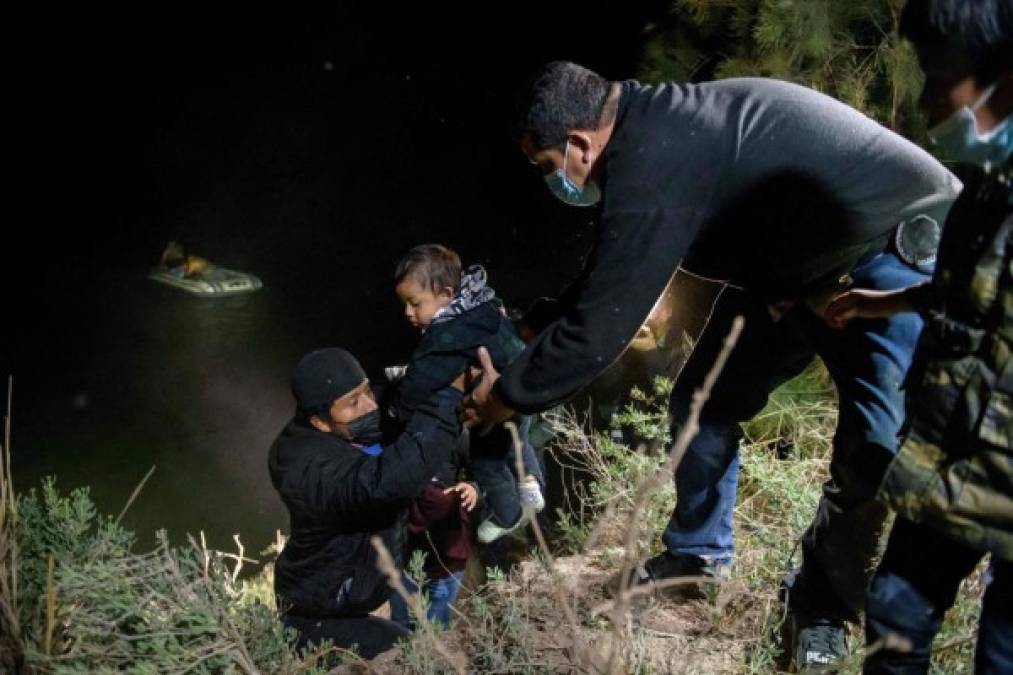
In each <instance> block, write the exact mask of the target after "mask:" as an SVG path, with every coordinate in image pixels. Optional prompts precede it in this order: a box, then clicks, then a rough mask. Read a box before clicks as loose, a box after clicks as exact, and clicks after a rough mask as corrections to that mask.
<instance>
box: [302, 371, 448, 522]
mask: <svg viewBox="0 0 1013 675" xmlns="http://www.w3.org/2000/svg"><path fill="white" fill-rule="evenodd" d="M460 401H461V395H460V394H459V393H458V392H457V391H456V390H454V389H447V390H444V391H441V392H440V393H439V394H438V395H436V396H434V397H432V398H431V399H430V400H428V401H426V402H424V403H422V404H421V405H419V407H418V408H417V409H416V411H415V414H414V415H413V416H412V419H411V421H410V422H409V423H408V426H407V428H406V429H405V430H404V432H403V433H402V434H401V435H400V436H398V438H397V439H396V440H395V441H394V442H393V443H391V444H390V445H385V446H384V447H383V452H381V453H380V454H379V455H377V456H375V457H374V456H371V455H367V454H365V453H362V454H361V455H360V456H356V457H355V458H354V459H353V460H352V461H351V463H349V462H348V460H347V458H344V457H339V456H335V457H333V458H326V459H322V460H320V461H317V462H314V463H311V464H310V465H308V466H307V467H306V470H305V473H304V475H303V490H302V491H301V492H302V494H303V495H304V496H305V498H306V499H307V500H308V501H309V502H310V504H309V505H310V506H311V508H313V510H314V511H317V512H318V513H322V514H329V515H334V516H338V515H344V516H346V517H347V515H348V514H349V513H354V512H356V511H360V510H363V509H368V508H369V506H370V505H371V504H386V503H390V502H396V501H400V500H406V499H412V498H414V497H415V496H416V495H418V494H419V492H420V491H421V490H422V488H423V487H424V486H425V485H426V484H428V483H429V481H430V480H431V479H432V477H433V476H434V475H436V473H437V472H438V471H439V470H440V468H441V467H442V466H443V465H444V464H446V463H447V462H448V461H449V460H450V457H451V453H452V452H453V451H454V448H455V447H456V445H457V438H458V436H459V435H460V425H459V423H458V409H459V405H460Z"/></svg>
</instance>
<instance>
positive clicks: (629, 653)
mask: <svg viewBox="0 0 1013 675" xmlns="http://www.w3.org/2000/svg"><path fill="white" fill-rule="evenodd" d="M670 387H671V383H669V382H666V381H659V382H657V383H656V386H655V388H654V390H653V391H650V392H641V393H639V394H638V395H637V396H636V397H635V402H634V405H633V406H632V407H631V408H629V409H627V410H626V411H624V412H623V413H622V414H620V415H619V416H618V417H617V421H618V423H621V424H625V425H627V427H628V428H629V430H632V431H633V432H634V433H633V434H632V436H635V437H639V438H642V439H645V442H644V443H642V444H641V445H640V446H639V447H628V446H627V445H624V444H622V443H618V442H616V440H615V439H614V437H613V436H612V435H610V434H596V433H592V432H590V431H589V430H588V429H587V428H586V427H585V425H584V423H583V421H582V419H581V418H580V417H579V416H577V415H576V414H575V413H573V412H572V411H567V410H557V411H555V412H553V413H552V414H551V415H549V420H550V422H551V423H552V424H553V426H554V427H555V429H556V432H557V436H556V441H555V443H554V445H553V448H552V453H553V455H554V457H555V458H556V460H557V461H558V462H559V463H560V465H561V466H562V467H563V468H564V472H565V473H567V475H568V476H569V478H570V480H568V481H567V484H568V485H569V486H570V492H569V495H568V499H569V501H568V504H567V508H565V509H564V510H563V511H561V512H560V513H559V514H558V520H557V523H556V527H555V532H554V534H555V536H554V540H553V541H552V542H551V547H552V550H548V548H547V547H546V548H539V547H535V548H533V549H532V551H531V555H530V557H529V559H528V560H527V561H525V562H523V563H522V564H520V565H518V566H517V567H515V568H514V569H513V570H512V571H510V572H509V573H504V572H501V571H498V570H489V572H488V574H487V575H486V578H485V580H484V581H482V582H481V583H478V584H477V585H475V586H474V587H472V588H469V589H466V591H465V592H464V593H463V594H462V598H461V599H460V601H459V603H458V606H457V615H456V619H455V622H454V624H453V625H452V626H451V628H450V629H448V630H446V631H440V630H437V629H435V627H434V629H433V632H426V633H420V634H418V635H416V636H415V637H413V638H412V639H411V640H409V641H408V642H406V643H405V644H404V645H403V646H402V648H401V649H399V650H397V651H396V652H394V653H391V654H388V655H385V656H383V657H381V658H380V659H377V660H375V661H373V662H372V663H368V664H367V663H365V662H362V661H361V660H359V659H357V658H356V657H355V656H354V655H351V654H348V653H346V652H343V651H341V650H334V649H329V648H328V647H327V646H326V645H325V646H324V647H323V648H322V649H319V650H316V651H312V652H302V653H298V652H296V651H294V649H293V644H294V642H293V638H294V636H293V635H291V634H290V633H286V632H285V631H284V630H283V629H282V628H281V624H280V622H279V621H278V616H277V614H276V612H275V609H274V604H273V592H272V588H271V577H270V564H268V565H266V566H265V573H264V574H261V575H258V576H256V577H254V579H253V580H251V581H247V582H240V581H237V578H238V567H239V566H241V565H243V564H253V563H252V562H251V561H249V559H248V558H246V557H245V556H244V555H243V551H242V549H241V548H240V549H239V550H238V551H237V552H235V553H221V552H215V551H211V550H208V549H207V547H206V546H205V545H204V544H203V542H202V540H201V538H200V537H195V538H192V539H191V540H190V543H189V545H188V546H184V547H180V548H174V547H171V546H169V545H168V543H167V542H166V540H165V538H164V536H162V537H160V539H159V540H158V543H157V546H156V547H155V549H154V550H152V551H148V552H146V553H138V552H136V551H135V550H134V549H135V543H134V538H133V535H132V534H131V533H130V532H128V531H126V530H124V529H123V528H122V527H120V525H119V524H118V522H117V521H116V519H113V518H110V517H108V516H103V515H99V514H97V513H96V512H95V508H94V505H93V503H92V502H91V499H90V498H89V496H88V493H87V491H85V490H75V491H72V492H70V493H69V494H62V493H60V491H59V490H58V489H57V487H56V484H55V482H53V481H48V482H46V483H44V484H43V485H42V486H41V488H40V489H38V490H32V491H29V492H28V493H27V494H23V495H15V494H14V493H13V488H12V483H11V480H10V460H9V457H10V444H9V435H7V436H5V440H4V446H3V449H2V450H3V452H0V458H2V459H3V467H2V469H3V470H2V472H0V500H2V502H3V509H2V513H0V590H2V591H3V593H2V595H0V621H2V622H3V624H2V626H0V627H2V628H3V631H2V633H0V640H3V642H2V643H0V670H4V671H5V672H8V671H9V672H21V671H24V672H28V671H32V672H42V673H50V672H52V673H64V672H66V673H70V672H119V671H123V670H129V671H133V672H198V673H217V672H244V673H253V672H262V673H324V672H377V673H402V672H406V673H442V672H447V670H448V663H451V662H452V663H454V666H453V667H454V668H457V669H461V668H463V669H464V670H466V671H467V672H470V673H472V672H473V673H551V672H585V673H610V672H630V673H644V674H646V673H680V672H682V673H774V672H779V669H780V668H782V667H783V663H784V659H783V655H782V654H781V653H780V652H781V645H780V643H779V634H778V630H777V628H778V625H779V623H780V621H781V619H782V610H781V608H780V606H779V603H778V601H777V592H778V586H779V584H780V582H781V578H782V576H783V575H784V573H785V572H786V571H787V570H788V569H790V567H791V566H792V564H793V562H797V561H793V555H792V554H793V552H794V550H795V543H796V541H797V540H798V537H799V536H800V535H801V533H802V532H803V531H804V529H805V527H806V526H807V525H808V523H809V520H810V519H811V517H812V515H813V513H814V511H815V508H816V504H817V501H818V500H819V496H820V487H821V484H822V482H823V481H824V480H825V477H826V472H827V463H828V459H829V453H830V447H831V439H832V435H833V429H834V426H835V424H836V405H835V401H834V395H833V387H832V385H831V383H830V380H829V377H828V376H827V374H826V371H825V369H823V368H822V367H821V366H820V365H819V364H816V365H814V366H813V367H812V368H811V369H809V370H807V371H806V372H805V373H804V374H803V375H801V376H800V377H799V378H797V379H796V380H794V381H792V382H790V383H788V384H787V385H785V387H783V388H782V389H780V390H779V391H777V392H775V393H774V395H772V397H771V399H770V401H769V403H768V405H767V407H766V408H765V409H764V410H763V411H762V412H761V413H760V414H759V415H758V416H757V417H756V418H755V419H753V420H752V421H750V422H749V423H748V424H746V425H745V427H744V429H745V432H746V438H745V440H744V442H743V444H742V447H741V452H740V460H741V475H740V481H739V500H738V506H737V508H736V511H735V526H736V535H737V558H736V564H735V567H734V573H733V578H732V580H731V581H729V582H726V583H724V584H721V585H720V586H714V587H713V588H712V590H711V592H709V593H708V597H707V598H706V599H704V600H698V601H691V602H677V601H676V600H675V599H673V598H670V597H669V596H667V595H666V594H664V593H661V594H657V595H655V596H650V597H649V596H635V594H630V595H629V596H628V597H626V598H625V600H624V601H623V604H621V605H620V604H618V603H617V602H616V600H615V598H613V597H611V596H610V595H608V594H607V593H606V585H607V582H608V581H609V580H610V579H611V578H612V577H614V576H615V575H616V574H617V572H619V571H621V570H622V569H623V568H628V567H629V564H630V561H631V559H633V560H636V561H639V560H643V559H644V558H645V557H647V556H648V555H651V554H652V553H654V552H656V551H658V550H660V548H661V545H660V541H659V538H658V534H659V533H660V532H661V530H662V529H663V527H664V525H665V523H666V522H667V519H668V517H669V514H670V512H671V509H672V506H673V504H674V499H675V493H674V489H673V487H672V485H671V480H670V476H665V477H664V480H662V481H660V482H657V484H656V488H657V489H652V490H646V491H645V490H644V486H645V485H646V484H648V483H650V482H651V481H653V480H655V479H656V478H657V476H658V475H659V473H658V472H659V468H661V467H663V466H664V464H665V462H666V461H668V455H667V454H666V453H665V452H663V447H664V446H665V445H667V443H668V442H669V439H668V437H667V434H668V417H667V407H666V406H667V398H668V394H669V392H670ZM141 498H143V497H141ZM282 546H283V541H282V540H281V539H280V537H279V541H278V543H277V544H276V546H275V547H274V551H273V552H271V553H269V554H268V559H270V557H271V556H272V555H273V554H274V553H276V552H277V551H279V550H280V549H281V547H282ZM981 592H982V581H981V577H980V574H976V575H975V576H973V577H972V578H971V579H969V580H968V582H967V583H966V584H965V589H964V592H963V593H962V594H961V596H960V598H959V600H958V603H957V605H956V606H955V607H954V609H953V610H952V611H951V612H950V613H948V614H947V616H946V620H945V622H944V628H943V632H942V634H941V635H940V637H939V640H938V641H937V650H936V654H935V656H934V659H933V672H935V673H964V672H971V671H972V666H971V663H972V654H973V643H974V630H975V624H976V620H977V614H978V611H979V607H980V597H981ZM423 606H424V605H423ZM617 607H619V610H620V611H618V612H617V611H616V609H617ZM420 611H422V610H420ZM860 638H861V636H860V635H859V634H858V633H857V632H856V633H855V634H854V635H853V640H852V656H851V658H850V660H849V661H848V663H847V664H846V665H845V668H844V671H843V672H848V673H857V672H859V671H860V668H861V656H862V654H861V639H860ZM434 640H438V641H439V643H440V647H439V648H437V647H436V646H435V644H436V643H435V642H434ZM447 655H451V658H450V659H448V656H447ZM458 659H463V662H462V661H459V660H458ZM349 669H351V670H349Z"/></svg>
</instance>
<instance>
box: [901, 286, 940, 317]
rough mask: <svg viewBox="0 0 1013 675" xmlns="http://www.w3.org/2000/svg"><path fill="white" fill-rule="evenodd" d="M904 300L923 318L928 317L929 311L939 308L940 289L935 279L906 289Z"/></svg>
mask: <svg viewBox="0 0 1013 675" xmlns="http://www.w3.org/2000/svg"><path fill="white" fill-rule="evenodd" d="M904 300H905V301H906V302H907V303H908V304H909V305H911V307H912V308H914V310H915V311H916V312H918V313H919V314H921V315H922V316H923V317H928V316H929V310H931V309H933V308H935V307H938V289H937V287H936V285H935V279H934V278H933V279H932V280H930V281H926V282H923V283H920V284H916V285H914V286H911V287H909V288H907V289H905V290H904Z"/></svg>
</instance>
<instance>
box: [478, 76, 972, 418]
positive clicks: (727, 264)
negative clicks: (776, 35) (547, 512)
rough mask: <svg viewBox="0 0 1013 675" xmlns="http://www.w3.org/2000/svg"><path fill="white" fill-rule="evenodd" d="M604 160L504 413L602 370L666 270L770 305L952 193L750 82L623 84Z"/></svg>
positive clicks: (542, 400)
mask: <svg viewBox="0 0 1013 675" xmlns="http://www.w3.org/2000/svg"><path fill="white" fill-rule="evenodd" d="M602 161H603V162H604V170H603V175H602V178H601V189H602V194H603V198H602V204H601V208H602V210H601V215H600V219H599V223H598V227H597V237H596V241H595V244H594V248H593V249H592V252H591V256H590V258H589V259H588V263H587V265H586V266H585V270H584V272H583V274H582V275H581V276H580V278H579V279H578V280H577V281H576V282H575V283H574V284H573V285H572V286H571V287H570V289H569V290H568V292H567V293H566V294H565V295H564V297H562V298H561V300H562V302H561V303H560V305H559V308H560V314H559V317H558V318H557V319H556V320H555V321H554V322H553V323H551V324H550V325H549V326H548V327H547V328H546V329H545V330H544V331H542V332H541V334H540V335H539V336H538V338H537V340H536V341H535V342H534V343H533V344H532V346H531V347H530V348H529V349H528V350H527V351H525V352H524V354H522V355H521V356H520V357H518V358H517V359H515V360H514V361H513V362H512V363H511V364H510V365H509V366H508V367H507V368H506V369H505V370H504V371H503V372H502V377H501V378H500V380H499V382H498V384H497V392H498V394H499V396H500V398H501V399H502V400H503V401H504V402H505V403H506V404H508V405H509V406H510V407H512V408H514V409H515V410H518V411H521V412H537V411H540V410H544V409H546V408H549V407H551V406H552V405H554V404H556V403H558V402H560V401H562V400H565V399H566V398H567V397H568V396H570V395H572V394H573V393H574V392H576V391H577V390H578V389H580V388H581V387H582V386H584V385H585V384H587V383H588V382H590V381H591V380H592V379H593V378H594V377H595V376H596V375H597V374H598V373H600V372H601V371H602V370H604V369H605V368H607V367H608V366H609V365H610V364H611V363H613V362H614V361H615V360H616V359H617V358H618V357H619V355H620V354H621V353H622V351H623V350H624V349H625V348H626V346H627V345H628V344H629V342H630V340H631V339H632V338H633V336H634V335H635V334H636V332H637V330H638V329H639V328H640V326H641V325H642V324H643V322H644V320H645V319H646V318H647V316H648V314H649V313H650V310H651V308H652V306H653V305H654V303H655V302H656V301H657V299H658V298H659V297H660V296H661V293H662V291H663V289H664V288H665V286H666V285H667V284H668V282H669V281H670V280H671V279H672V277H673V276H674V274H675V272H676V269H677V268H678V267H679V265H680V264H684V265H685V267H686V268H687V269H688V270H690V271H693V272H696V273H698V274H700V275H702V276H705V277H709V278H713V279H722V280H728V281H730V282H732V283H734V284H737V285H742V286H745V287H748V288H749V289H750V290H751V291H753V292H755V293H756V294H757V295H759V296H760V297H762V298H764V299H765V300H766V301H768V302H778V301H781V300H798V299H804V298H807V297H815V296H817V295H821V294H826V293H828V292H830V291H832V290H834V287H835V285H836V284H838V282H839V280H840V279H841V277H842V275H845V274H846V273H848V272H849V271H850V270H852V269H853V268H854V267H855V265H856V263H857V262H859V261H860V260H864V259H866V258H869V257H871V256H872V255H875V254H876V253H877V252H879V251H882V250H883V249H885V247H886V244H887V242H888V240H889V239H890V235H891V233H892V232H893V231H894V230H895V229H896V228H897V227H898V225H899V224H900V223H901V222H902V221H904V220H905V219H909V218H913V217H914V216H916V215H925V216H928V217H931V218H933V219H935V220H937V221H938V222H942V220H943V219H944V217H945V213H946V211H947V209H948V208H949V205H950V204H951V203H952V201H953V199H954V198H955V197H956V194H957V192H958V191H959V187H960V185H959V181H957V180H956V179H955V178H954V177H953V175H952V174H950V172H949V171H947V170H946V169H945V168H943V166H942V165H941V164H940V163H939V162H938V161H936V160H935V159H933V158H932V156H930V155H929V154H928V153H926V152H925V151H924V150H922V149H921V148H919V147H917V146H916V145H914V144H913V143H911V142H909V141H907V140H905V139H903V138H901V137H900V136H899V135H897V134H895V133H893V132H892V131H889V130H887V129H885V128H884V127H882V126H880V125H879V124H877V123H876V122H874V121H873V120H871V119H869V118H868V117H866V116H865V115H863V114H862V113H860V112H858V111H857V110H854V109H852V108H849V107H848V106H846V105H844V104H843V103H841V102H839V101H836V100H834V99H832V98H830V97H828V96H824V95H822V94H820V93H818V92H815V91H813V90H811V89H807V88H805V87H801V86H798V85H794V84H790V83H786V82H779V81H777V80H765V79H758V78H740V79H727V80H720V81H716V82H704V83H701V84H664V85H660V86H653V87H652V86H644V85H641V84H639V83H637V82H634V81H627V82H624V83H622V84H621V93H620V98H619V104H618V111H617V113H616V119H615V125H614V128H613V131H612V136H611V138H610V140H609V142H608V144H607V146H606V147H605V151H604V155H603V157H602ZM747 330H748V327H747Z"/></svg>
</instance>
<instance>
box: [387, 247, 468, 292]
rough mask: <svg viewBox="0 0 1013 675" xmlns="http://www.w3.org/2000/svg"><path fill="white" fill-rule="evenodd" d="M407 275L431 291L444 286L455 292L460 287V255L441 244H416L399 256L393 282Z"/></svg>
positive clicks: (398, 281) (399, 280)
mask: <svg viewBox="0 0 1013 675" xmlns="http://www.w3.org/2000/svg"><path fill="white" fill-rule="evenodd" d="M408 277H412V278H413V279H415V280H416V281H417V282H419V284H421V285H422V286H424V287H426V288H428V289H429V290H431V291H432V292H433V293H438V292H439V291H440V290H442V289H444V288H452V289H454V292H455V293H456V292H457V291H458V290H459V289H460V288H461V257H460V256H459V255H457V252H456V251H454V250H453V249H450V248H447V247H446V246H443V245H442V244H422V245H420V246H416V247H415V248H413V249H412V250H410V251H408V253H407V254H405V256H404V257H403V258H401V260H400V261H399V262H398V264H397V267H396V268H395V269H394V283H395V284H399V283H401V282H402V281H404V280H405V279H407V278H408Z"/></svg>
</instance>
